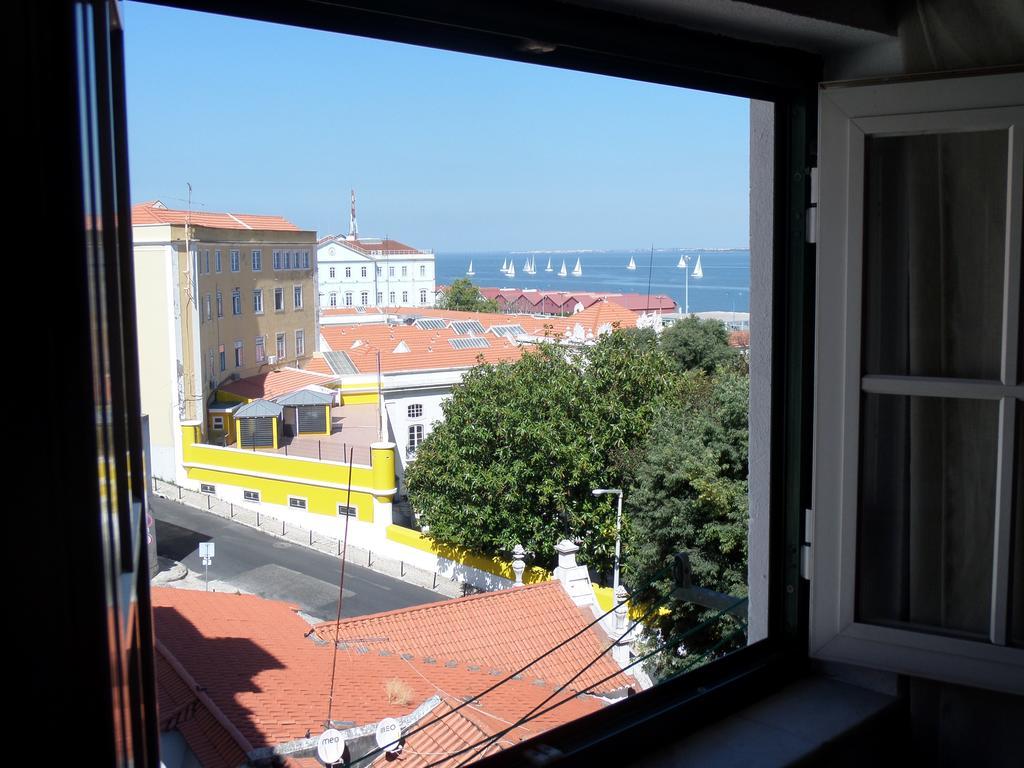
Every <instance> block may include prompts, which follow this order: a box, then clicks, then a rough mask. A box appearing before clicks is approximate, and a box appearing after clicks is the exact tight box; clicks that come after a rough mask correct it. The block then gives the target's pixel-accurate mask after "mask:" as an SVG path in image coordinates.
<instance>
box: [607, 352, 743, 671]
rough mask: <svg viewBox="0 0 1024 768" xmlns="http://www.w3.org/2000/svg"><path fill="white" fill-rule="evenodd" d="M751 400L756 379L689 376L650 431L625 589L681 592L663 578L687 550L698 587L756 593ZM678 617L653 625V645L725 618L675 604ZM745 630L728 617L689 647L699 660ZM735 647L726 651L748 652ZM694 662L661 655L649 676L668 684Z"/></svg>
mask: <svg viewBox="0 0 1024 768" xmlns="http://www.w3.org/2000/svg"><path fill="white" fill-rule="evenodd" d="M747 392H748V377H747V376H746V375H744V374H741V373H738V372H735V371H721V372H719V373H718V374H717V375H715V376H708V375H706V374H705V373H704V372H703V371H691V372H688V373H686V374H684V375H683V376H682V377H681V379H680V381H679V386H678V389H677V390H676V391H675V392H674V393H673V394H672V395H671V396H670V397H669V398H666V400H665V405H666V407H665V408H664V409H663V410H662V411H661V413H660V414H659V416H658V419H657V420H656V422H655V423H654V426H653V427H652V429H651V432H650V437H649V439H648V441H647V450H646V453H645V456H644V457H643V459H642V461H641V463H640V466H639V467H638V469H637V472H636V481H635V482H634V484H633V485H632V486H631V487H630V489H629V493H628V495H627V496H626V500H625V502H626V510H627V512H626V513H625V514H624V517H625V518H626V520H627V523H628V525H627V528H626V533H625V536H624V538H625V541H626V542H627V544H626V550H625V551H626V553H627V557H626V558H625V572H626V581H627V583H628V584H629V585H630V586H632V587H634V588H635V587H638V586H641V585H646V584H648V583H650V582H651V581H652V580H653V581H654V582H655V584H656V585H657V587H658V588H659V590H660V594H662V595H665V594H668V593H669V592H670V591H671V589H672V583H671V577H670V576H669V575H667V574H664V569H665V568H666V567H667V566H668V565H670V564H671V562H672V557H673V555H674V554H675V553H676V552H678V551H680V550H683V549H685V550H688V551H689V553H690V563H691V566H692V569H693V582H694V584H695V585H697V586H701V587H705V588H708V589H713V590H715V591H718V592H723V593H727V594H730V595H735V596H737V598H739V597H742V596H744V595H746V594H747V529H748V502H747V440H748V434H747V410H748V408H747ZM669 608H670V610H669V612H668V613H667V614H659V615H656V616H654V617H653V618H652V619H650V620H649V621H648V622H647V625H646V633H647V634H646V640H647V642H648V644H649V645H652V646H653V645H654V644H656V643H660V642H662V641H663V640H667V639H668V638H670V637H672V636H675V635H678V634H681V633H682V632H684V631H686V630H688V629H690V628H693V627H695V626H697V625H698V624H700V623H701V622H702V621H704V620H705V619H709V618H711V617H713V616H714V615H715V613H716V611H713V610H709V609H706V608H702V607H701V606H697V605H694V604H692V603H679V602H675V601H672V602H670V603H669ZM736 626H737V625H736V622H735V621H734V620H733V619H732V618H730V617H727V616H723V617H721V618H719V619H718V620H717V621H715V622H713V623H712V624H710V625H709V626H708V627H707V628H706V629H704V630H702V631H700V632H698V633H697V634H695V635H693V636H691V637H689V638H687V640H686V642H685V644H684V645H685V650H686V652H687V653H688V654H690V655H691V656H692V655H693V654H698V653H701V652H702V651H706V650H708V649H710V648H713V647H714V646H715V645H716V644H717V643H719V642H720V641H721V640H723V639H724V638H725V637H726V636H728V635H729V634H730V633H731V632H732V631H733V630H734V629H735V628H736ZM742 642H743V641H742V638H740V639H734V640H733V641H732V642H731V643H728V644H727V645H725V646H723V647H722V650H725V649H727V648H730V647H733V646H736V645H739V644H742ZM688 663H691V659H690V657H680V656H679V655H677V654H673V653H669V652H666V653H662V654H658V655H656V656H654V657H652V660H651V662H650V663H649V664H648V670H649V672H650V673H651V674H652V675H653V676H654V677H655V678H661V677H664V676H666V675H668V674H671V673H673V672H675V671H678V670H680V669H682V668H683V667H684V666H685V665H686V664H688Z"/></svg>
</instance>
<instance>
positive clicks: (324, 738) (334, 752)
mask: <svg viewBox="0 0 1024 768" xmlns="http://www.w3.org/2000/svg"><path fill="white" fill-rule="evenodd" d="M316 754H317V757H319V758H320V762H322V763H324V765H334V764H335V763H340V762H341V756H342V755H344V754H345V739H343V738H342V736H341V731H337V730H335V729H334V728H328V729H327V730H326V731H324V732H323V733H321V734H320V738H318V739H317V740H316Z"/></svg>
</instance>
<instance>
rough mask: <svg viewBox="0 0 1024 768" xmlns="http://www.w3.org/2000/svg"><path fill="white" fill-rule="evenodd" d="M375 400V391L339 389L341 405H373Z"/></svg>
mask: <svg viewBox="0 0 1024 768" xmlns="http://www.w3.org/2000/svg"><path fill="white" fill-rule="evenodd" d="M376 402H377V393H376V392H352V393H348V392H345V390H344V389H343V390H341V404H342V405H367V404H369V405H374V404H376Z"/></svg>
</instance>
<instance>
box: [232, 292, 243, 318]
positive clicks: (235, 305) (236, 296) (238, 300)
mask: <svg viewBox="0 0 1024 768" xmlns="http://www.w3.org/2000/svg"><path fill="white" fill-rule="evenodd" d="M231 314H232V315H240V314H242V289H241V288H233V289H232V290H231Z"/></svg>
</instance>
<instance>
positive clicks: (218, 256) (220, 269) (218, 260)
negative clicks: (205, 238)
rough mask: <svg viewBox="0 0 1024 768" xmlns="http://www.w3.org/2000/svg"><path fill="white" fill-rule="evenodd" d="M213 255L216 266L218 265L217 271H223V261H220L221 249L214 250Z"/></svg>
mask: <svg viewBox="0 0 1024 768" xmlns="http://www.w3.org/2000/svg"><path fill="white" fill-rule="evenodd" d="M213 255H214V261H215V262H216V265H215V266H216V269H217V271H218V272H221V271H223V270H222V268H221V263H220V251H214V252H213Z"/></svg>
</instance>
